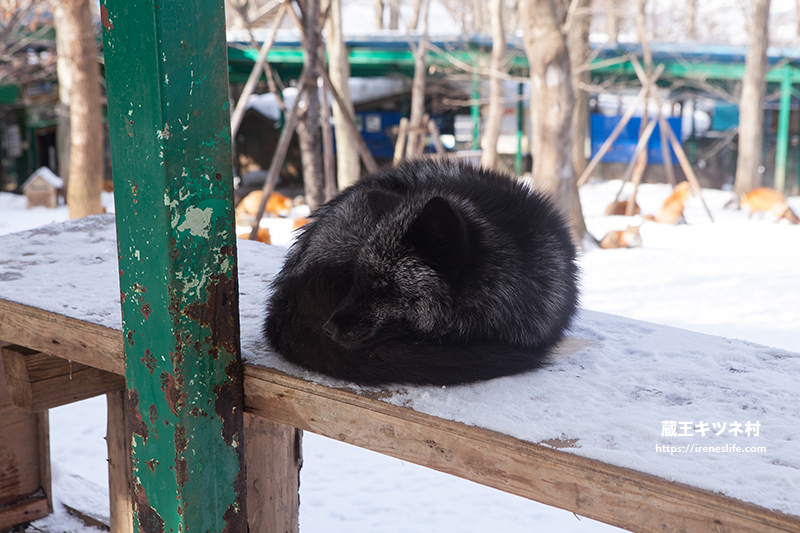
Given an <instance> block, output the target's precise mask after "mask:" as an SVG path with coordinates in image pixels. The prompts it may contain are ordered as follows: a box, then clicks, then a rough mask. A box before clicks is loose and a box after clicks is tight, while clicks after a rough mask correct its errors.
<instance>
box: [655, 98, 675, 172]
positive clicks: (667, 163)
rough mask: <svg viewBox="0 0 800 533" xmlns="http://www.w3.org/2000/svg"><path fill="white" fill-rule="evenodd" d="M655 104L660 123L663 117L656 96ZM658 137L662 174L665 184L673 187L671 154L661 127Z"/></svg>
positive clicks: (665, 134) (665, 133)
mask: <svg viewBox="0 0 800 533" xmlns="http://www.w3.org/2000/svg"><path fill="white" fill-rule="evenodd" d="M656 104H658V115H657V118H658V122H659V124H660V123H661V119H662V118H663V115H662V113H661V102H660V101H659V99H658V97H657V96H656ZM658 135H659V137H660V138H661V139H660V141H661V159H663V160H664V174H666V176H667V183H669V184H670V185H672V186H673V187H674V186H675V184H676V183H675V171H674V170H673V168H672V154H671V153H670V151H669V142H668V141H667V132H665V131H664V128H662V127H661V126H659V127H658Z"/></svg>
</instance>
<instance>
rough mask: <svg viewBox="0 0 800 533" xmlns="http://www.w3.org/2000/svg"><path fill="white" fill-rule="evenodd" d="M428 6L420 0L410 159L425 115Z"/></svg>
mask: <svg viewBox="0 0 800 533" xmlns="http://www.w3.org/2000/svg"><path fill="white" fill-rule="evenodd" d="M428 4H429V0H422V4H421V8H420V15H421V16H422V37H421V38H420V40H419V43H418V44H417V50H416V51H415V52H414V81H413V83H412V85H411V114H410V115H411V116H410V117H409V118H408V122H409V124H408V127H409V131H410V133H409V135H408V143H407V144H406V153H408V154H411V155H412V157H413V156H414V155H415V154H416V153H417V150H418V146H419V142H420V141H421V139H420V133H419V132H420V131H421V128H422V127H423V126H424V124H423V122H422V119H423V115H424V114H425V74H426V72H427V67H426V65H425V56H426V55H427V54H428Z"/></svg>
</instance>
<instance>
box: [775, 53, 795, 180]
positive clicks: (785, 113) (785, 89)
mask: <svg viewBox="0 0 800 533" xmlns="http://www.w3.org/2000/svg"><path fill="white" fill-rule="evenodd" d="M791 105H792V67H791V66H789V65H784V67H783V76H782V77H781V108H780V111H779V112H778V138H777V140H776V142H777V145H776V147H775V189H776V190H778V191H781V192H783V189H784V187H785V186H786V159H787V155H788V152H789V113H790V111H791Z"/></svg>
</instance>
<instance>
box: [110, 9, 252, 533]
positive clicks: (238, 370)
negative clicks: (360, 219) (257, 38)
mask: <svg viewBox="0 0 800 533" xmlns="http://www.w3.org/2000/svg"><path fill="white" fill-rule="evenodd" d="M101 19H102V22H103V30H104V31H103V34H104V50H105V64H106V81H107V89H108V121H109V130H110V139H111V156H112V161H113V163H114V183H115V187H114V193H115V201H116V224H117V235H118V249H119V273H120V291H121V294H120V296H121V301H122V319H123V334H124V336H125V359H126V364H125V373H126V380H127V390H128V393H127V397H126V399H125V401H126V405H127V414H128V416H129V418H130V423H129V424H128V429H129V432H130V433H129V439H128V440H129V441H130V442H131V448H132V450H133V451H132V479H133V489H132V501H133V515H134V518H133V521H134V529H136V530H138V531H140V532H142V533H150V532H170V531H172V532H176V533H177V532H180V531H184V532H192V531H208V532H211V533H221V532H222V531H225V532H226V533H244V532H246V531H247V507H246V501H245V487H246V480H245V467H244V447H243V446H242V443H243V442H244V440H243V435H242V432H243V418H242V417H243V404H244V396H243V395H244V392H243V388H242V379H243V378H242V364H241V353H240V345H239V302H238V299H239V283H238V275H237V256H236V235H235V231H234V229H235V226H234V216H233V176H232V164H231V152H230V147H231V138H230V131H231V130H230V127H231V121H230V103H229V100H228V79H227V72H228V64H227V56H226V53H225V49H226V39H225V28H224V20H225V16H224V10H223V3H222V2H221V1H219V0H198V1H196V2H166V3H165V2H159V1H156V0H104V3H103V5H102V7H101Z"/></svg>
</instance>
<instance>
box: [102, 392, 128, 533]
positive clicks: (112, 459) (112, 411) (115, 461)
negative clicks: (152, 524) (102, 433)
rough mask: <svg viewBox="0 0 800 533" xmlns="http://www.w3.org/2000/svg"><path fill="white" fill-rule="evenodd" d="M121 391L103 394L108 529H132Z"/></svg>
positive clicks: (124, 531) (124, 532)
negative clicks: (105, 407)
mask: <svg viewBox="0 0 800 533" xmlns="http://www.w3.org/2000/svg"><path fill="white" fill-rule="evenodd" d="M125 398H126V395H125V391H122V390H120V391H114V392H109V393H108V394H106V405H107V407H108V410H107V419H108V421H107V424H106V445H107V446H108V498H109V512H110V518H109V520H110V524H109V525H110V528H111V532H112V533H133V532H134V529H133V505H132V502H133V497H132V495H131V487H133V475H132V472H131V439H130V437H129V435H128V413H127V408H126V405H125Z"/></svg>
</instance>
